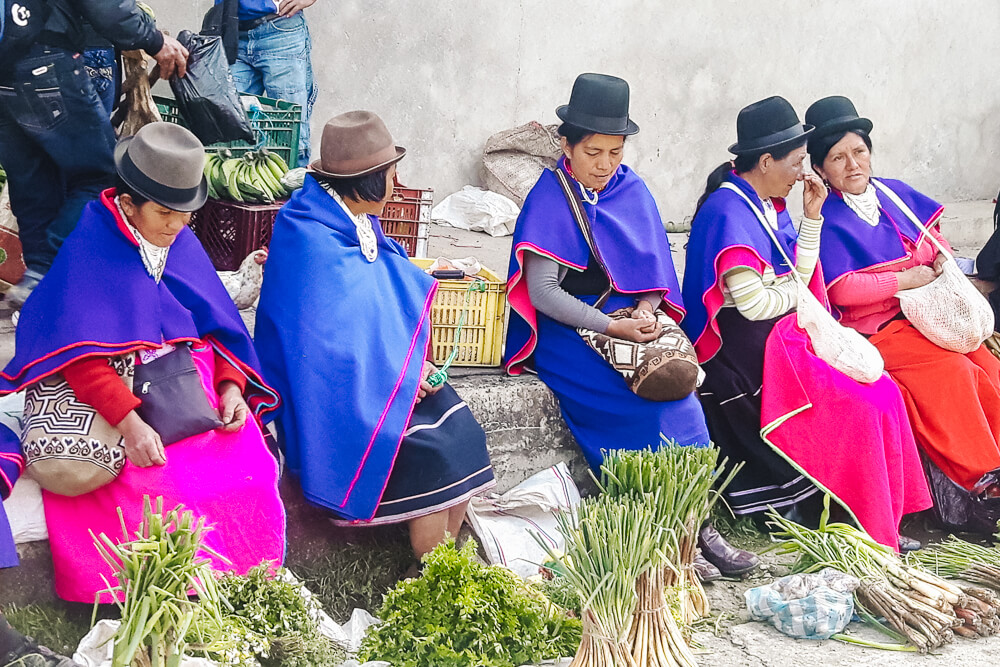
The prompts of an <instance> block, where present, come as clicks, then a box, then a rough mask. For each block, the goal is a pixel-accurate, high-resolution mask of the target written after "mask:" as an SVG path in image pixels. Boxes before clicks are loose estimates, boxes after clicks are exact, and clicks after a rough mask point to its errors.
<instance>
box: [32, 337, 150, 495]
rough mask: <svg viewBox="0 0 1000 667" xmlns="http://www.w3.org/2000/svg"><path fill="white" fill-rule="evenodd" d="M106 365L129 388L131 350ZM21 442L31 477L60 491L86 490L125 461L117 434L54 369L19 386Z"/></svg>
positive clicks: (132, 366)
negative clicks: (23, 386)
mask: <svg viewBox="0 0 1000 667" xmlns="http://www.w3.org/2000/svg"><path fill="white" fill-rule="evenodd" d="M108 364H109V365H110V366H111V367H112V368H114V369H115V372H117V373H118V375H119V377H121V378H122V381H123V382H124V383H125V386H126V387H128V388H129V390H130V391H131V389H132V377H133V375H134V373H135V355H134V354H128V355H124V356H120V357H111V358H109V359H108ZM21 446H22V447H23V449H24V458H25V461H26V463H27V467H28V471H29V473H30V474H31V477H32V479H34V480H35V481H36V482H38V484H39V485H40V486H41V487H42V488H43V489H45V490H46V491H51V492H52V493H58V494H59V495H63V496H79V495H82V494H84V493H90V492H91V491H93V490H95V489H98V488H100V487H102V486H104V485H105V484H107V483H109V482H111V481H113V480H114V479H115V478H116V477H117V476H118V473H120V472H121V471H122V468H123V467H124V466H125V446H124V438H122V435H121V433H119V431H118V429H116V428H115V427H114V426H112V425H111V424H109V423H108V422H107V420H106V419H104V417H102V416H101V415H100V414H98V412H97V410H95V409H94V408H92V407H90V406H89V405H87V404H86V403H84V402H83V401H81V400H80V399H78V398H77V397H76V394H75V393H73V389H72V388H70V386H69V383H68V382H66V380H65V379H64V378H63V376H62V375H61V374H59V373H56V374H54V375H50V376H49V377H47V378H45V379H44V380H41V381H39V382H36V383H34V384H32V385H30V386H29V387H28V388H27V389H26V390H25V392H24V414H23V417H22V430H21Z"/></svg>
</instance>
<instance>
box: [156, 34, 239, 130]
mask: <svg viewBox="0 0 1000 667" xmlns="http://www.w3.org/2000/svg"><path fill="white" fill-rule="evenodd" d="M177 41H179V42H180V43H181V44H182V45H183V46H184V48H186V49H187V50H188V51H189V52H190V54H191V57H190V59H189V60H188V66H187V75H186V76H184V77H176V76H174V77H172V78H171V79H170V88H171V90H173V91H174V97H176V98H177V104H178V106H179V107H180V111H181V115H182V116H183V117H184V122H186V123H187V126H188V128H190V130H191V131H192V132H194V134H195V136H197V137H198V139H200V140H201V143H203V144H205V145H206V146H207V145H209V144H214V143H218V142H220V141H247V142H251V143H252V142H253V141H254V136H253V128H251V127H250V120H249V119H248V118H247V113H246V111H244V110H243V106H242V105H241V104H240V97H239V94H238V93H237V92H236V84H235V83H233V77H232V75H231V74H230V73H229V63H228V62H227V61H226V53H225V51H224V50H223V47H222V39H221V38H220V37H206V36H204V35H196V34H194V33H193V32H191V31H190V30H185V31H183V32H181V34H180V35H178V36H177Z"/></svg>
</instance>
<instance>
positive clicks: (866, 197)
mask: <svg viewBox="0 0 1000 667" xmlns="http://www.w3.org/2000/svg"><path fill="white" fill-rule="evenodd" d="M843 195H844V203H845V204H847V206H848V207H850V209H851V210H852V211H854V212H855V213H857V214H858V217H859V218H861V219H862V220H864V221H865V222H867V223H868V224H869V225H871V226H872V227H875V226H876V225H878V222H879V220H880V219H881V217H882V210H881V204H879V201H878V193H876V191H875V186H874V185H872V184H871V183H868V187H867V188H865V191H864V192H862V193H861V194H860V195H852V194H851V193H850V192H845V193H843Z"/></svg>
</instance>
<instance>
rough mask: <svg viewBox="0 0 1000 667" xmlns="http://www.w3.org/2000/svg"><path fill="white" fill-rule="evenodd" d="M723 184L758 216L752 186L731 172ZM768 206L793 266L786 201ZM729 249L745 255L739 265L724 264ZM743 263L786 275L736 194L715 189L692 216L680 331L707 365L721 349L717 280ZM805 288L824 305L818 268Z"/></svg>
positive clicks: (792, 232)
mask: <svg viewBox="0 0 1000 667" xmlns="http://www.w3.org/2000/svg"><path fill="white" fill-rule="evenodd" d="M726 180H727V181H728V182H730V183H732V184H733V185H735V186H736V187H737V188H739V189H740V191H742V192H743V193H744V194H745V195H746V196H747V197H748V198H749V199H750V201H751V202H752V203H753V205H754V206H756V207H758V209H759V210H761V211H763V202H761V199H760V197H759V196H758V195H757V191H756V190H754V189H753V186H751V185H750V184H749V183H747V182H746V181H745V180H744V179H742V178H740V177H739V176H737V175H736V174H735V173H731V174H730V175H729V176H728V177H727V179H726ZM772 202H773V203H774V206H775V209H777V211H778V230H777V232H776V233H775V237H777V239H778V241H779V242H780V243H781V244H782V246H783V247H784V250H785V253H786V254H787V255H788V257H789V259H791V260H792V261H793V262H794V261H795V243H796V240H797V239H798V232H796V231H795V226H794V225H793V224H792V218H791V216H790V215H789V214H788V211H787V210H786V208H785V200H784V199H772ZM730 249H739V250H742V251H744V252H742V253H738V254H737V256H738V261H739V262H740V263H737V264H733V265H727V264H725V263H724V262H725V260H723V259H722V255H723V253H725V251H726V250H730ZM747 260H749V263H750V267H749V268H753V269H755V270H757V271H758V272H761V273H763V267H765V266H768V267H771V269H773V270H774V274H775V275H776V276H779V277H780V276H783V275H786V274H788V273H789V272H790V271H791V267H789V266H787V265H786V264H785V260H784V258H783V257H782V256H781V253H780V252H779V251H778V249H777V248H776V247H774V242H773V241H771V237H770V236H768V234H767V232H765V231H764V229H763V227H761V224H760V221H759V220H758V218H757V216H756V215H755V214H754V212H753V211H751V210H750V208H749V206H747V202H746V201H744V200H743V198H742V197H740V196H739V195H738V194H736V193H735V192H733V191H731V190H729V189H727V188H722V187H720V188H719V189H717V190H716V191H715V192H713V193H712V194H711V195H709V197H708V199H707V200H706V201H705V203H704V205H702V207H701V209H700V210H699V211H698V214H697V215H696V216H695V217H694V221H692V223H691V238H690V239H689V240H688V247H687V265H686V268H685V271H684V301H685V303H686V304H687V307H688V314H687V317H686V318H684V321H683V322H682V323H681V326H682V328H683V329H684V331H685V333H687V335H688V337H689V338H690V339H691V342H692V343H694V348H695V351H696V352H697V353H698V361H701V362H705V361H708V360H709V359H711V358H712V357H714V356H715V354H716V353H717V352H718V351H719V349H721V348H722V338H721V337H720V336H719V328H718V326H717V325H716V324H715V316H716V315H717V314H718V312H719V309H720V308H721V307H722V304H723V303H724V302H725V295H724V293H723V291H722V287H723V282H722V277H723V275H724V274H725V273H726V271H728V270H729V269H732V268H735V267H736V266H745V265H746V264H745V263H744V262H746V261H747ZM817 276H820V282H819V283H817V281H816V277H817ZM810 288H811V289H812V291H813V292H814V293H816V296H817V298H818V299H819V300H820V302H822V303H826V295H825V294H824V293H823V290H822V270H821V269H820V268H819V265H818V264H817V267H816V272H815V273H814V274H813V282H812V283H810Z"/></svg>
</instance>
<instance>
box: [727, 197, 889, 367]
mask: <svg viewBox="0 0 1000 667" xmlns="http://www.w3.org/2000/svg"><path fill="white" fill-rule="evenodd" d="M722 187H724V188H728V189H730V190H732V191H733V192H735V193H736V194H738V195H739V196H740V197H741V198H742V199H743V201H745V202H746V204H747V206H749V207H750V210H752V211H753V212H754V214H756V216H757V220H758V221H760V224H761V225H762V226H763V227H764V231H766V232H767V235H768V236H769V237H771V242H772V243H774V246H775V247H776V248H777V249H778V252H780V253H781V257H782V259H784V260H785V262H786V263H787V264H788V266H789V267H791V269H792V277H793V279H794V280H795V282H796V284H797V286H798V299H797V305H796V308H795V313H796V319H797V322H798V325H799V327H800V328H802V329H804V330H805V332H806V334H808V335H809V341H810V342H811V343H812V346H813V351H814V352H815V353H816V356H817V357H819V358H820V359H822V360H823V361H825V362H826V363H828V364H829V365H830V366H832V367H833V368H835V369H837V370H838V371H840V372H841V373H843V374H844V375H846V376H847V377H849V378H851V379H852V380H855V381H857V382H864V383H872V382H875V381H877V380H878V379H879V378H880V377H882V371H883V370H885V362H884V361H883V360H882V355H881V354H880V353H879V351H878V349H877V348H876V347H875V346H874V345H872V344H871V343H869V342H868V339H867V338H865V337H864V336H862V335H861V334H860V333H858V332H857V331H855V330H854V329H851V328H848V327H845V326H844V325H842V324H840V323H839V322H838V321H837V320H835V319H834V317H833V315H831V314H830V312H829V311H828V310H827V309H826V306H824V305H823V304H822V303H820V301H819V299H817V298H816V296H815V295H814V294H813V293H812V292H811V291H810V290H809V287H808V285H806V283H805V281H803V280H802V277H801V276H800V275H799V272H798V271H797V270H796V269H795V263H794V262H792V260H791V259H790V258H789V257H788V255H786V254H785V249H784V248H783V247H782V246H781V244H780V243H778V239H776V238H775V236H774V231H773V230H772V229H771V226H770V225H769V224H767V220H766V219H765V218H764V214H763V213H762V212H761V211H760V210H759V209H758V208H757V207H756V206H754V204H753V202H751V201H750V199H749V198H747V196H746V195H745V194H744V193H743V192H742V191H740V189H739V188H737V187H735V186H733V185H731V184H730V183H723V185H722Z"/></svg>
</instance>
